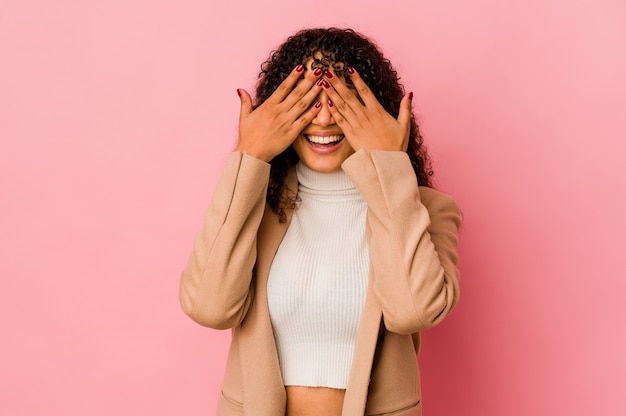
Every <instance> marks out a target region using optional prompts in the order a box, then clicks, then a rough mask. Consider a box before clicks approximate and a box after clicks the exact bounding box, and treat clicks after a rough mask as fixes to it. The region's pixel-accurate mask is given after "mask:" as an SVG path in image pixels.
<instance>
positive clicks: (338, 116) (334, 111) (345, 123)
mask: <svg viewBox="0 0 626 416" xmlns="http://www.w3.org/2000/svg"><path fill="white" fill-rule="evenodd" d="M327 105H328V111H330V115H331V116H333V120H335V124H337V125H338V126H339V128H340V129H341V130H342V131H343V133H344V134H346V133H348V132H349V131H350V130H351V129H352V124H351V123H350V120H349V118H347V117H346V116H345V115H344V114H343V113H341V112H340V111H339V109H338V108H337V106H336V105H335V102H334V101H333V100H332V99H330V98H329V99H328V102H327Z"/></svg>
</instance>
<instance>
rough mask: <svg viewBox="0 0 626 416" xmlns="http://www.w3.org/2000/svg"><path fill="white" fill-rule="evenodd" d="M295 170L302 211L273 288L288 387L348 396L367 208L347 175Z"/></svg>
mask: <svg viewBox="0 0 626 416" xmlns="http://www.w3.org/2000/svg"><path fill="white" fill-rule="evenodd" d="M296 171H297V175H298V182H299V184H298V198H299V203H298V207H297V208H296V210H295V212H294V214H293V217H292V219H291V223H290V224H289V227H288V229H287V232H286V234H285V236H284V238H283V240H282V242H281V244H280V246H279V248H278V251H277V253H276V256H275V257H274V261H273V263H272V266H271V269H270V274H269V280H268V284H267V296H268V304H269V312H270V318H271V322H272V327H273V330H274V338H275V340H276V346H277V348H278V356H279V360H280V367H281V371H282V376H283V382H284V384H285V385H286V386H318V387H333V388H342V389H345V388H346V387H347V384H348V376H349V373H350V369H351V366H352V358H353V355H354V346H355V344H356V336H357V332H358V327H359V324H360V321H361V313H362V310H363V305H364V303H365V294H366V291H367V280H368V274H369V255H368V250H367V241H366V236H365V216H366V212H367V203H366V202H365V200H364V199H363V197H362V196H361V194H360V193H359V191H358V190H357V189H356V188H355V186H354V184H353V183H352V181H351V180H350V178H349V177H348V175H347V174H346V173H345V172H343V171H339V172H333V173H319V172H315V171H313V170H311V169H309V168H308V167H306V166H305V165H304V164H303V163H301V162H300V163H298V165H297V167H296Z"/></svg>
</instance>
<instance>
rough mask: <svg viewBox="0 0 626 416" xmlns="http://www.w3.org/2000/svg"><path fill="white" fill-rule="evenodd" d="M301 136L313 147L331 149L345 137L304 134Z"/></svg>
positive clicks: (340, 135) (339, 135) (341, 135)
mask: <svg viewBox="0 0 626 416" xmlns="http://www.w3.org/2000/svg"><path fill="white" fill-rule="evenodd" d="M303 136H304V138H305V139H306V141H307V142H309V144H311V146H313V147H333V146H336V145H338V144H339V143H341V141H342V140H343V139H344V138H345V137H346V136H344V135H343V134H334V135H331V136H316V135H312V134H304V135H303Z"/></svg>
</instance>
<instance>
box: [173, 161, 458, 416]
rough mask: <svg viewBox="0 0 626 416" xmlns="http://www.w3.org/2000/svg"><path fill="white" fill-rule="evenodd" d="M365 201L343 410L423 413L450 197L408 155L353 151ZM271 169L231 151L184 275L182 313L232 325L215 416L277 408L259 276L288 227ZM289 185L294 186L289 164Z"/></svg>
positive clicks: (449, 289) (278, 382) (354, 175)
mask: <svg viewBox="0 0 626 416" xmlns="http://www.w3.org/2000/svg"><path fill="white" fill-rule="evenodd" d="M342 168H343V170H344V171H345V172H346V173H347V174H348V175H349V177H350V178H351V179H352V181H353V182H354V184H355V185H356V187H357V189H358V190H359V191H360V192H361V194H362V195H363V197H364V198H365V200H366V201H367V203H368V213H367V222H366V227H367V230H366V231H367V236H368V244H369V246H368V247H369V251H370V276H369V283H368V291H367V296H366V301H365V307H364V310H363V315H362V320H361V324H360V327H359V333H358V337H357V344H356V347H355V355H354V361H353V363H352V370H351V373H350V377H349V381H348V387H347V389H346V395H345V400H344V406H343V414H344V415H350V416H352V415H355V416H356V415H364V414H365V415H390V414H393V415H396V416H399V415H421V408H422V407H421V406H422V405H421V392H420V381H419V371H418V368H417V360H416V356H417V352H418V350H419V331H421V330H423V329H427V328H430V327H432V326H433V325H435V324H437V323H439V322H440V321H441V320H442V319H443V318H444V317H445V316H446V315H447V314H448V313H449V312H450V310H451V309H452V308H453V307H454V305H455V304H456V302H457V300H458V296H459V287H458V277H459V272H458V270H457V267H456V264H457V252H456V247H457V231H458V228H459V226H460V223H461V217H460V214H459V210H458V208H457V206H456V204H455V202H454V200H453V199H452V198H450V197H449V196H447V195H445V194H443V193H441V192H438V191H436V190H433V189H431V188H426V187H419V188H418V185H417V181H416V178H415V174H414V173H413V169H412V167H411V163H410V160H409V158H408V156H407V154H406V153H403V152H389V151H371V152H366V151H365V150H360V151H358V152H356V153H355V154H353V155H352V156H350V157H349V158H348V159H347V160H346V161H345V162H344V163H343V165H342ZM269 171H270V165H269V164H267V163H265V162H262V161H260V160H258V159H255V158H253V157H251V156H248V155H246V154H242V153H240V152H234V153H232V154H231V155H230V157H229V159H228V161H227V163H226V166H225V167H224V170H223V173H222V175H221V177H220V179H219V181H218V183H217V185H216V187H215V190H214V194H213V198H212V201H211V203H210V205H209V207H208V209H207V212H206V215H205V222H204V227H203V228H202V230H201V231H200V232H199V233H198V234H197V236H196V239H195V243H194V247H193V251H192V253H191V256H190V258H189V262H188V264H187V266H186V268H185V269H184V271H183V273H182V277H181V281H180V301H181V304H182V307H183V310H184V311H185V313H187V314H188V315H189V316H190V317H191V318H192V319H193V320H195V321H196V322H198V323H199V324H201V325H205V326H208V327H211V328H217V329H225V328H232V343H231V346H230V351H229V355H228V361H227V364H226V374H225V377H224V381H223V384H222V395H221V397H220V398H219V401H218V409H217V414H218V415H242V414H244V415H254V416H278V415H281V416H282V415H284V414H285V406H286V394H285V388H284V386H283V382H282V377H281V372H280V368H279V361H278V354H277V350H276V345H275V343H274V337H273V333H272V325H271V322H270V317H269V311H268V305H267V292H266V286H267V279H268V273H269V269H270V265H271V263H272V259H273V257H274V255H275V253H276V250H277V249H278V246H279V244H280V242H281V240H282V238H283V236H284V234H285V231H286V230H287V227H288V225H289V220H290V219H291V212H292V211H287V217H288V220H287V223H282V224H281V223H280V222H279V221H278V217H277V216H276V215H275V214H274V213H273V212H272V210H271V209H269V208H268V207H267V206H266V202H265V196H266V192H267V186H268V182H269ZM287 185H288V188H289V190H291V191H292V192H293V193H295V192H297V178H296V174H295V170H292V171H291V172H290V174H289V175H288V177H287Z"/></svg>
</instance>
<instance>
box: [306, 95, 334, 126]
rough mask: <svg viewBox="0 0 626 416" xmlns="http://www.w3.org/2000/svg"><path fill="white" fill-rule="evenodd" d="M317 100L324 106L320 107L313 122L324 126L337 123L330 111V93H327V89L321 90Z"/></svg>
mask: <svg viewBox="0 0 626 416" xmlns="http://www.w3.org/2000/svg"><path fill="white" fill-rule="evenodd" d="M317 101H319V102H320V103H322V108H320V111H319V113H317V115H316V116H315V118H314V119H313V120H312V121H311V123H313V124H316V125H318V126H322V127H326V126H330V125H333V124H335V119H334V118H333V116H332V114H331V113H330V109H329V108H328V95H326V92H325V91H322V92H320V94H319V95H318V96H317Z"/></svg>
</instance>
